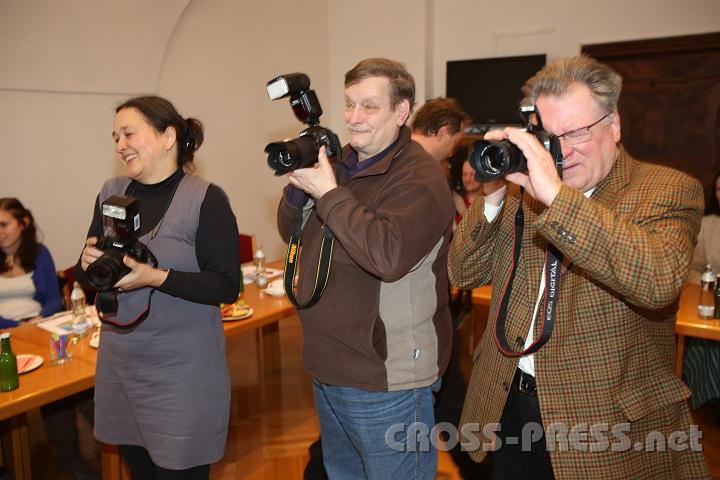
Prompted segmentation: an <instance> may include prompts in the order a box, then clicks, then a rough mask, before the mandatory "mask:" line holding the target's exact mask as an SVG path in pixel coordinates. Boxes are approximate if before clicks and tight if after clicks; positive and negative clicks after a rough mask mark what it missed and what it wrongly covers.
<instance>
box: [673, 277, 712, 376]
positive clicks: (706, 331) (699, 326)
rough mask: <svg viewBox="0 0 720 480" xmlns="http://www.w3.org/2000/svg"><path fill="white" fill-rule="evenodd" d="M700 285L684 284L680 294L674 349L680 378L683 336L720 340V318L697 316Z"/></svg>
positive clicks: (683, 353) (683, 354)
mask: <svg viewBox="0 0 720 480" xmlns="http://www.w3.org/2000/svg"><path fill="white" fill-rule="evenodd" d="M698 298H700V285H695V284H686V285H685V287H683V290H682V293H681V294H680V308H679V309H678V313H677V320H676V321H675V334H676V335H677V345H676V350H675V374H676V375H677V376H678V377H680V378H682V374H683V362H684V360H685V337H697V338H705V339H707V340H720V320H716V319H709V320H705V319H702V318H700V317H699V316H698V311H697V304H698Z"/></svg>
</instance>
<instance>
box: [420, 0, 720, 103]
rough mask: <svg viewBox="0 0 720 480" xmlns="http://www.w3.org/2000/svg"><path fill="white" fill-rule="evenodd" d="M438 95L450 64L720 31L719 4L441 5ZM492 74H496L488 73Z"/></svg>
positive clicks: (601, 0)
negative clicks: (597, 44) (447, 63)
mask: <svg viewBox="0 0 720 480" xmlns="http://www.w3.org/2000/svg"><path fill="white" fill-rule="evenodd" d="M433 5H434V7H433V11H432V17H433V28H434V37H435V41H434V54H433V61H432V64H433V67H434V68H433V86H434V89H433V91H432V95H431V96H441V95H444V94H445V64H446V62H447V61H448V60H462V59H471V58H484V57H504V56H515V55H530V54H535V53H546V54H547V55H548V58H549V59H553V58H557V57H563V56H570V55H576V54H578V53H580V47H581V46H582V45H585V44H595V43H606V42H619V41H625V40H640V39H647V38H657V37H671V36H677V35H690V34H696V33H707V32H716V31H720V2H719V1H718V0H685V1H684V2H678V1H676V0H634V1H629V0H594V1H589V0H543V1H540V2H538V1H536V0H533V1H531V0H514V1H512V2H494V1H488V0H450V1H442V0H438V1H435V2H434V4H433ZM488 74H492V72H488Z"/></svg>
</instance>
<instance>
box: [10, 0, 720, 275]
mask: <svg viewBox="0 0 720 480" xmlns="http://www.w3.org/2000/svg"><path fill="white" fill-rule="evenodd" d="M709 31H720V2H718V1H717V0H686V1H685V2H677V1H670V0H636V1H634V2H629V1H627V0H625V1H623V2H621V1H620V0H605V1H592V2H591V1H579V0H564V1H563V0H547V1H545V2H536V1H534V2H530V1H528V0H516V1H515V2H504V3H497V2H489V1H481V0H394V1H387V0H382V1H381V0H366V1H364V2H361V3H358V2H351V1H350V0H306V1H304V2H295V1H293V0H275V1H274V2H254V1H250V0H246V1H242V2H240V1H233V0H152V1H147V0H124V1H123V2H111V1H97V0H63V1H62V2H59V1H57V0H0V142H1V144H2V160H0V162H2V169H1V170H0V171H1V172H2V179H3V182H2V186H3V188H2V192H0V196H17V197H19V198H20V199H21V200H22V201H23V202H24V203H25V204H26V205H27V206H28V207H29V208H30V209H31V210H32V211H33V212H34V213H35V215H36V219H37V221H38V223H39V225H40V227H41V229H42V230H43V232H44V233H45V240H46V243H47V244H48V246H49V248H50V250H51V251H52V253H53V256H54V257H55V260H56V263H57V266H58V268H60V267H65V266H69V265H70V264H72V263H74V261H75V260H76V258H77V255H78V253H79V251H80V249H81V247H82V243H83V239H84V236H85V232H86V231H87V226H88V223H89V221H90V215H91V210H92V206H93V205H92V203H93V200H94V198H95V196H96V194H97V191H98V189H99V187H100V185H101V184H102V182H103V180H104V179H105V178H107V177H108V176H110V175H113V174H119V173H122V166H121V165H120V163H119V162H118V161H117V160H116V159H115V158H114V153H113V143H112V141H111V137H110V130H111V125H112V119H113V115H114V107H115V105H117V104H118V103H119V102H120V101H121V100H123V99H125V98H127V97H129V96H131V95H137V94H142V93H157V94H160V95H163V96H166V97H168V98H170V99H171V100H172V101H173V102H174V103H175V105H176V107H177V108H178V110H179V111H180V113H181V114H183V115H184V116H195V117H197V118H199V119H201V120H202V121H203V122H204V124H205V127H206V141H205V144H203V146H202V147H201V149H200V150H199V151H198V153H197V157H196V161H197V172H198V173H199V174H200V175H202V176H204V177H205V178H207V179H208V180H210V181H212V182H215V183H217V184H218V185H220V186H221V187H223V188H224V189H225V191H226V192H227V193H228V196H229V197H230V200H231V203H232V207H233V210H234V211H235V214H236V216H237V220H238V226H239V228H240V230H241V231H243V232H248V233H255V234H256V235H257V237H258V240H259V241H260V242H261V243H262V244H263V245H264V246H265V248H266V251H267V253H268V255H269V256H270V257H280V256H282V255H283V253H284V246H283V244H282V242H281V241H280V239H279V237H278V235H277V233H276V230H275V206H276V203H277V202H278V200H279V198H280V194H281V189H282V187H283V186H284V185H285V183H286V182H285V180H284V179H283V178H275V177H274V176H273V175H272V172H271V170H270V169H269V168H268V167H267V166H266V163H265V162H266V156H265V154H264V153H263V148H264V146H265V144H266V143H268V142H270V141H274V140H279V139H282V138H289V137H295V136H296V135H297V133H298V132H299V131H300V130H301V129H302V128H303V125H301V124H300V123H299V122H298V121H297V120H296V119H295V118H294V116H293V115H292V112H291V111H290V108H289V106H288V104H287V102H286V101H285V100H278V101H275V102H271V101H270V100H269V99H268V98H267V94H266V92H265V88H264V85H265V82H266V81H267V80H269V79H270V78H272V77H274V76H276V75H278V74H281V73H287V72H292V71H303V72H305V73H307V74H309V75H310V78H311V79H312V85H313V88H314V89H315V90H316V92H317V94H318V97H319V99H320V101H321V103H322V105H323V107H324V109H325V112H326V113H325V115H323V118H322V122H323V124H324V125H326V126H328V127H330V128H332V129H333V130H335V131H336V132H337V133H338V134H339V135H340V137H341V139H343V140H345V139H346V135H345V129H344V126H343V119H342V106H343V94H342V93H343V87H342V84H343V76H344V73H345V72H346V71H347V70H348V69H350V68H352V66H354V65H355V64H356V63H357V62H358V61H359V60H361V59H363V58H366V57H370V56H384V57H389V58H393V59H396V60H400V61H402V62H404V63H405V64H406V66H407V67H408V70H409V71H410V72H411V73H412V74H413V75H414V76H415V80H416V84H417V100H418V105H420V104H421V103H422V102H423V100H424V99H427V98H432V97H435V96H439V95H444V93H445V62H446V61H447V60H456V59H462V58H479V57H488V56H505V55H520V54H529V53H548V54H549V56H550V57H551V58H552V57H557V56H562V55H572V54H575V53H577V52H578V51H579V49H580V45H581V44H585V43H601V42H609V41H620V40H632V39H641V38H652V37H662V36H671V35H686V34H692V33H703V32H709Z"/></svg>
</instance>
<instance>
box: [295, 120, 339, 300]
mask: <svg viewBox="0 0 720 480" xmlns="http://www.w3.org/2000/svg"><path fill="white" fill-rule="evenodd" d="M330 141H331V142H332V143H333V150H334V151H335V181H337V182H338V184H339V183H340V163H341V158H342V145H341V144H340V140H339V139H338V138H337V135H335V134H333V135H332V137H331V138H330ZM302 228H303V214H302V211H301V212H300V219H299V221H298V226H297V228H295V231H294V232H293V233H292V235H290V242H289V243H288V249H287V254H286V255H285V268H284V269H283V285H284V286H285V295H286V296H287V299H288V300H290V303H292V304H293V305H294V306H295V308H297V309H298V310H303V309H305V308H310V307H312V306H313V305H315V304H316V303H317V302H318V301H319V300H320V297H321V296H322V294H323V292H324V291H325V287H326V286H327V282H328V278H329V277H330V263H331V262H332V253H333V246H334V245H335V234H333V232H332V230H330V227H328V226H327V225H323V226H322V230H323V239H322V243H321V244H320V258H319V259H318V266H317V272H316V274H315V286H314V287H313V291H312V294H311V295H310V298H309V299H308V301H307V302H300V300H298V298H297V295H296V294H295V275H296V270H297V265H298V263H300V247H301V246H302Z"/></svg>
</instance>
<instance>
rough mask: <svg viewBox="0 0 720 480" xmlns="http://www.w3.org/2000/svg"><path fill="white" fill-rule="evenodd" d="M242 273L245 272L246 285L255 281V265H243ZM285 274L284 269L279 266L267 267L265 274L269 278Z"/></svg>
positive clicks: (244, 281)
mask: <svg viewBox="0 0 720 480" xmlns="http://www.w3.org/2000/svg"><path fill="white" fill-rule="evenodd" d="M242 273H243V283H244V284H245V285H248V284H250V283H253V282H254V281H255V265H243V266H242ZM282 274H283V271H282V270H280V269H277V268H266V269H265V276H266V277H267V279H268V280H270V279H271V278H275V277H279V276H280V275H282Z"/></svg>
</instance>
